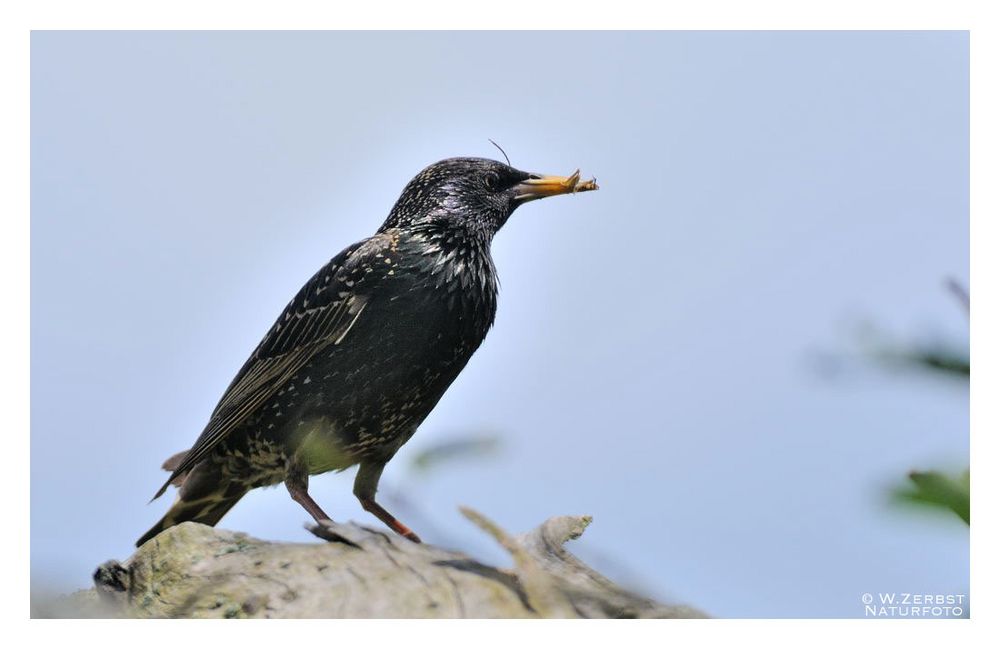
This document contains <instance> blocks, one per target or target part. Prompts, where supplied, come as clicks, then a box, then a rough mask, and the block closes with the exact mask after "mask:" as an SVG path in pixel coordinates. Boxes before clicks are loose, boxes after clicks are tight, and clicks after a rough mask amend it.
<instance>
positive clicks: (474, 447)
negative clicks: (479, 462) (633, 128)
mask: <svg viewBox="0 0 1000 649" xmlns="http://www.w3.org/2000/svg"><path fill="white" fill-rule="evenodd" d="M498 448H500V439H499V437H497V436H495V435H482V436H479V437H465V438H459V439H453V440H449V441H446V442H442V443H440V444H435V445H434V446H429V447H427V448H425V449H424V450H422V451H420V452H419V453H418V454H417V455H415V456H414V457H413V460H412V461H411V466H413V468H414V469H416V470H418V471H421V472H426V471H429V470H431V469H432V468H435V467H437V466H438V465H440V464H442V463H444V462H449V461H451V460H455V459H464V458H469V457H487V456H490V455H493V454H495V453H496V451H497V449H498Z"/></svg>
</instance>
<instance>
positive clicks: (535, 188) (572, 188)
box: [514, 169, 598, 203]
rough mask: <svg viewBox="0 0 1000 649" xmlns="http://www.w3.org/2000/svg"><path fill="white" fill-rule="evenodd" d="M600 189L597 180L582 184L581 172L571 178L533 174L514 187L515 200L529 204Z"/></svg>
mask: <svg viewBox="0 0 1000 649" xmlns="http://www.w3.org/2000/svg"><path fill="white" fill-rule="evenodd" d="M596 189H598V187H597V179H596V178H591V179H590V180H584V181H583V182H580V170H579V169H577V170H576V171H574V172H573V173H572V174H570V175H569V176H540V175H536V174H532V175H531V176H529V177H528V179H527V180H523V181H521V182H520V183H518V184H517V185H515V186H514V200H516V201H517V202H518V203H527V202H528V201H533V200H535V199H538V198H545V197H547V196H558V195H560V194H575V193H577V192H590V191H594V190H596Z"/></svg>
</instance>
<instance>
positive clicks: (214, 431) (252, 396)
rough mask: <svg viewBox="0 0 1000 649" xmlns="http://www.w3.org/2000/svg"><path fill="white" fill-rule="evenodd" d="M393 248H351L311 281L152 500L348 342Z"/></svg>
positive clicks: (370, 243)
mask: <svg viewBox="0 0 1000 649" xmlns="http://www.w3.org/2000/svg"><path fill="white" fill-rule="evenodd" d="M394 246H395V238H394V237H393V236H392V235H391V234H379V235H376V236H375V237H372V238H370V239H366V240H364V241H362V242H360V243H358V244H355V245H353V246H350V247H348V248H347V249H345V250H344V251H343V252H341V253H340V254H339V255H337V256H336V257H334V258H333V259H332V260H331V261H330V263H328V264H327V265H325V266H324V267H323V268H321V269H320V270H319V272H317V273H316V274H315V275H313V277H312V279H310V280H309V281H308V282H307V283H306V285H305V286H303V287H302V289H301V290H300V291H299V292H298V294H297V295H296V296H295V297H294V298H292V301H291V302H289V303H288V306H286V307H285V310H284V311H283V312H282V314H281V315H280V316H279V317H278V320H277V321H276V322H275V323H274V325H273V326H272V327H271V329H270V331H268V332H267V335H266V336H264V339H263V340H262V341H261V342H260V344H259V345H258V346H257V349H256V350H254V352H253V354H252V355H251V356H250V358H249V359H248V360H247V362H246V363H245V364H244V365H243V368H242V369H241V370H240V371H239V373H238V374H237V375H236V378H235V379H233V382H232V383H231V384H230V385H229V388H228V389H227V390H226V392H225V394H223V395H222V399H220V400H219V404H218V405H217V406H216V407H215V410H214V411H213V412H212V417H211V418H210V419H209V422H208V425H206V426H205V430H204V431H202V433H201V435H200V436H199V437H198V440H197V441H196V442H195V444H194V446H193V447H191V450H189V451H188V452H187V454H186V455H185V456H184V459H183V460H182V461H181V462H180V463H179V464H178V465H177V466H176V468H174V469H173V473H172V474H171V475H170V478H169V479H168V480H167V482H166V483H164V485H163V486H162V487H161V488H160V490H159V491H158V492H156V495H155V496H153V498H154V499H156V498H158V497H160V496H161V495H162V494H163V492H164V491H166V489H167V486H168V485H169V484H170V483H171V482H172V481H173V480H174V479H176V478H177V477H178V476H180V475H182V474H184V473H186V472H187V471H189V470H190V469H191V468H192V467H194V465H195V464H197V463H198V462H200V461H201V460H202V459H204V458H205V457H206V456H207V455H208V454H209V453H211V452H212V450H213V449H214V448H215V447H216V446H217V445H218V443H219V442H220V441H222V440H223V439H225V437H226V435H228V434H229V433H230V432H232V430H233V429H234V428H236V427H237V426H238V425H239V424H240V423H241V422H243V420H244V419H246V418H247V417H248V416H249V415H250V414H251V413H253V412H254V411H255V410H256V409H257V408H259V407H260V406H261V405H262V404H264V402H266V401H267V400H268V399H270V398H271V397H272V396H274V394H275V393H277V392H278V391H279V390H281V388H282V386H284V385H285V384H286V383H287V382H288V380H289V379H291V378H292V377H293V376H294V375H295V373H296V372H298V371H299V370H300V369H302V367H304V366H305V365H306V363H308V362H309V360H310V359H311V358H312V357H313V356H315V355H316V354H317V353H319V352H320V351H322V350H323V349H325V348H327V347H328V346H330V345H339V344H340V343H341V342H342V341H343V340H344V339H345V338H346V337H347V335H348V334H349V333H350V330H351V328H352V327H353V326H354V323H355V322H357V320H358V318H360V317H361V314H362V313H363V312H364V310H365V307H366V306H367V305H368V301H369V299H370V297H371V294H372V291H373V290H374V289H375V288H376V286H377V285H378V283H379V280H380V279H381V278H382V277H384V274H385V272H386V270H385V269H387V268H389V265H388V264H386V263H381V262H384V261H385V260H386V259H387V258H388V257H389V255H391V253H392V250H393V249H394Z"/></svg>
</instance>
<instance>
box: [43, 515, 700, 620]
mask: <svg viewBox="0 0 1000 649" xmlns="http://www.w3.org/2000/svg"><path fill="white" fill-rule="evenodd" d="M463 514H465V516H466V517H467V518H469V519H470V520H471V521H472V522H473V523H475V524H476V525H477V526H478V527H480V529H482V530H483V531H485V532H486V533H488V534H489V535H490V536H492V537H493V538H494V539H496V540H497V542H499V543H500V544H501V545H502V546H503V547H504V548H505V549H506V550H507V552H508V553H509V554H510V555H511V557H512V559H513V562H514V565H513V567H512V568H511V569H504V568H497V567H493V566H489V565H486V564H483V563H481V562H479V561H477V560H475V559H473V558H471V557H469V556H467V555H464V554H462V553H460V552H455V551H452V550H446V549H442V548H438V547H435V546H433V545H427V544H416V543H412V542H410V541H408V540H406V539H403V538H400V537H398V536H395V535H393V534H390V533H388V532H382V531H379V530H373V529H369V528H366V527H362V526H359V525H356V524H354V523H350V524H337V523H328V524H324V525H322V526H320V525H313V526H311V527H310V528H309V529H310V530H311V531H312V532H313V533H314V534H315V535H316V536H318V537H320V538H322V539H324V540H326V541H327V542H326V543H277V542H270V541H262V540H260V539H255V538H253V537H250V536H248V535H246V534H243V533H240V532H231V531H228V530H223V529H217V528H211V527H207V526H205V525H200V524H197V523H182V524H181V525H177V526H176V527H173V528H170V529H168V530H166V531H165V532H163V533H161V534H160V535H159V536H157V537H155V538H154V539H152V540H151V541H149V542H148V543H146V544H145V545H143V546H142V547H141V548H139V549H138V550H137V551H136V552H135V554H134V555H133V556H132V557H131V558H129V559H128V560H127V561H125V562H122V563H119V562H117V561H109V562H107V563H105V564H103V565H102V566H100V567H99V568H98V569H97V572H96V573H95V574H94V582H95V587H94V589H92V590H90V591H81V592H80V593H76V594H74V595H72V596H70V597H69V598H67V599H66V600H65V601H64V602H63V603H62V604H61V605H60V606H59V607H58V609H59V610H60V611H61V612H62V613H64V614H65V613H66V612H67V611H72V613H68V615H71V616H78V617H84V616H91V617H139V618H373V617H374V618H537V617H547V618H598V617H605V618H606V617H617V618H623V617H626V618H648V617H657V618H677V617H705V616H704V614H703V613H701V612H699V611H697V610H695V609H693V608H690V607H687V606H679V605H665V604H660V603H657V602H655V601H653V600H651V599H648V598H645V597H641V596H639V595H636V594H634V593H631V592H629V591H627V590H625V589H623V588H621V587H619V586H617V585H616V584H614V583H613V582H611V581H610V580H609V579H607V578H606V577H604V576H603V575H600V574H599V573H597V572H596V571H594V570H593V569H592V568H590V567H589V566H587V565H586V564H584V563H583V562H582V561H580V560H579V559H577V558H576V557H574V556H573V555H572V554H571V553H570V552H568V551H567V550H566V549H565V547H564V545H565V543H566V542H567V541H569V540H570V539H574V538H577V537H578V536H580V534H582V533H583V530H584V528H586V526H587V525H588V524H589V522H590V518H589V517H572V516H560V517H556V518H552V519H549V520H548V521H546V522H545V523H543V524H542V525H541V526H540V527H538V528H537V529H535V530H533V531H531V532H529V533H527V534H524V535H521V536H511V535H509V534H507V533H506V532H505V531H504V530H502V529H501V528H500V527H499V526H497V525H496V524H495V523H493V522H491V521H489V520H488V519H486V518H485V517H484V516H482V515H481V514H478V513H476V512H474V511H472V510H468V509H464V510H463Z"/></svg>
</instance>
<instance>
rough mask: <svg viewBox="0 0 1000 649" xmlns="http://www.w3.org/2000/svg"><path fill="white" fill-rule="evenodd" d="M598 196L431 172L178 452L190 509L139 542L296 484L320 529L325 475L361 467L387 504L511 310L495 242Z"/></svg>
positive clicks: (500, 168)
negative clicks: (514, 223)
mask: <svg viewBox="0 0 1000 649" xmlns="http://www.w3.org/2000/svg"><path fill="white" fill-rule="evenodd" d="M594 189H597V183H596V182H595V181H593V180H589V181H581V180H580V173H579V171H577V172H575V173H573V174H572V175H570V176H568V177H561V176H542V175H537V174H531V173H525V172H523V171H519V170H517V169H514V168H513V167H511V166H509V165H506V164H503V163H500V162H496V161H494V160H487V159H482V158H450V159H447V160H442V161H440V162H437V163H435V164H432V165H431V166H429V167H427V168H426V169H424V170H423V171H422V172H420V173H419V174H418V175H417V176H416V177H415V178H414V179H413V180H411V181H410V183H409V184H408V185H407V186H406V188H405V189H404V190H403V193H402V195H400V197H399V199H398V200H397V201H396V204H395V206H394V207H393V208H392V211H391V212H390V213H389V216H388V218H387V219H386V220H385V222H384V223H383V224H382V227H380V228H379V230H378V232H376V233H375V235H374V236H372V237H370V238H368V239H365V240H363V241H360V242H358V243H355V244H354V245H351V246H348V247H347V248H346V249H345V250H343V251H342V252H341V253H340V254H338V255H337V256H336V257H334V258H333V259H332V260H331V261H330V262H329V263H327V264H326V265H325V266H323V267H322V268H320V269H319V271H318V272H317V273H316V274H315V275H313V277H312V278H311V279H310V280H309V281H308V282H307V283H306V285H305V286H303V287H302V289H301V290H300V291H299V292H298V294H297V295H296V296H295V297H294V298H293V299H292V301H291V302H289V303H288V306H286V307H285V310H284V311H283V312H282V314H281V315H280V316H279V317H278V320H277V321H276V322H275V323H274V325H273V326H272V327H271V329H270V331H268V332H267V335H265V336H264V339H263V340H262V341H261V342H260V344H259V345H258V346H257V349H255V350H254V352H253V354H252V355H251V356H250V358H249V360H247V362H246V363H245V364H244V365H243V368H242V369H241V370H240V371H239V373H238V374H237V375H236V378H235V379H233V381H232V383H231V384H230V385H229V388H228V389H227V390H226V392H225V394H223V395H222V399H221V400H220V401H219V404H218V405H217V406H216V407H215V410H214V411H213V412H212V415H211V418H210V419H209V421H208V424H207V425H206V426H205V429H204V430H203V431H202V433H201V435H200V436H199V437H198V439H197V440H196V441H195V443H194V446H192V447H191V449H190V450H188V451H185V452H182V453H178V454H176V455H174V456H173V457H171V458H170V459H168V460H167V461H166V462H165V463H164V465H163V468H164V469H166V470H167V471H170V472H171V474H170V478H169V479H168V480H167V482H166V483H165V484H164V485H163V486H162V487H161V488H160V490H159V491H158V492H157V493H156V495H155V496H154V500H155V499H156V498H158V497H159V496H161V495H162V494H163V493H164V491H166V489H167V487H168V486H169V485H171V484H173V485H175V486H176V487H178V497H177V500H176V502H175V503H174V504H173V506H172V507H171V508H170V510H169V511H168V512H167V513H166V515H165V516H164V517H163V518H162V519H161V520H160V521H159V522H158V523H157V524H156V525H154V526H153V527H152V529H150V530H149V531H148V532H146V533H145V534H144V535H143V536H142V538H140V539H139V541H138V542H137V544H136V545H142V544H143V543H145V542H146V541H147V540H149V539H151V538H153V537H154V536H156V535H157V534H159V533H160V532H161V531H163V530H164V529H166V528H168V527H171V526H173V525H177V524H178V523H182V522H184V521H197V522H199V523H204V524H206V525H215V524H216V523H217V522H218V521H219V519H221V518H222V517H223V515H225V513H226V512H227V511H229V510H230V509H231V508H232V507H233V505H235V504H236V503H237V502H238V501H239V500H240V498H242V497H243V495H244V494H246V493H247V492H248V491H250V490H251V489H254V488H256V487H263V486H266V485H274V484H277V483H279V482H284V483H285V486H286V487H287V488H288V492H289V494H291V497H292V499H293V500H295V501H296V502H297V503H299V504H300V505H302V507H304V508H305V510H306V511H307V512H309V514H310V515H311V516H312V517H313V518H315V519H316V521H317V522H319V521H323V520H329V516H327V515H326V513H325V512H324V511H323V510H322V509H321V508H320V506H319V505H317V504H316V502H315V501H314V500H313V499H312V498H311V497H310V496H309V493H308V490H307V488H308V481H309V476H311V475H316V474H320V473H326V472H328V471H338V470H344V469H346V468H348V467H351V466H354V465H355V464H357V465H360V466H359V468H358V474H357V478H356V479H355V482H354V495H355V496H356V497H357V498H358V500H359V501H360V502H361V505H362V507H364V509H365V510H366V511H368V512H370V513H372V514H374V515H375V516H376V517H378V518H379V519H380V520H382V522H384V523H385V524H386V525H388V526H389V527H390V528H392V529H393V530H394V531H396V532H397V533H399V534H401V535H403V536H405V537H406V538H408V539H410V540H412V541H416V542H419V540H420V539H419V538H418V537H417V535H416V534H414V533H413V532H412V531H410V529H409V528H408V527H407V526H406V525H404V524H403V523H401V522H400V521H398V520H397V519H396V518H395V517H393V516H392V514H390V513H389V512H388V511H386V510H385V509H384V508H383V507H382V506H381V505H379V504H378V503H377V502H375V491H376V489H377V487H378V481H379V477H380V476H381V474H382V469H383V468H384V467H385V465H386V463H387V462H388V461H389V460H390V459H392V456H393V455H394V454H395V453H396V451H398V450H399V449H400V447H401V446H402V445H403V444H405V443H406V441H407V440H409V439H410V437H412V436H413V433H414V432H415V431H416V429H417V427H418V426H419V425H420V423H421V422H422V421H423V420H424V418H426V417H427V415H428V414H429V413H430V411H431V410H432V409H433V408H434V405H435V404H437V402H438V400H439V399H440V398H441V396H442V395H443V394H444V392H445V390H446V389H447V388H448V386H449V385H450V384H451V382H452V381H454V380H455V378H456V377H457V376H458V374H459V372H461V371H462V368H463V367H465V364H466V363H467V362H468V361H469V358H470V357H471V356H472V354H473V352H475V351H476V349H477V348H478V347H479V345H480V344H481V343H482V342H483V339H484V338H485V337H486V333H487V332H488V331H489V329H490V327H491V326H492V324H493V318H494V315H495V314H496V301H497V278H496V269H495V267H494V265H493V259H492V257H491V256H490V244H491V242H492V240H493V235H495V234H496V233H497V231H498V230H499V229H500V228H501V227H502V226H503V224H504V223H506V222H507V219H508V218H509V217H510V215H511V213H512V212H513V211H514V210H515V209H516V208H517V207H518V206H520V205H521V204H523V203H526V202H528V201H531V200H534V199H538V198H544V197H546V196H556V195H559V194H570V193H575V192H579V191H589V190H594Z"/></svg>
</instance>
